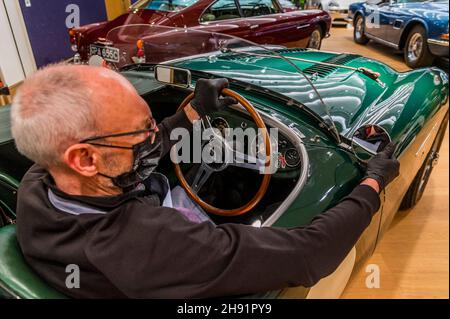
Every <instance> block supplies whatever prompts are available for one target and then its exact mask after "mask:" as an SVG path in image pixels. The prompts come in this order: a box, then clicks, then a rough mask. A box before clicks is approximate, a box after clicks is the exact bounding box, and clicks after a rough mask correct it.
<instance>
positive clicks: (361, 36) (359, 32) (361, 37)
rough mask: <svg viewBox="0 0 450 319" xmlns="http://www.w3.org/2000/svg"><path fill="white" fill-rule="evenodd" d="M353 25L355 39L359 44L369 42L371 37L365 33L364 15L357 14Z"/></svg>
mask: <svg viewBox="0 0 450 319" xmlns="http://www.w3.org/2000/svg"><path fill="white" fill-rule="evenodd" d="M353 25H354V28H353V40H354V41H355V42H356V43H358V44H367V42H369V38H368V37H366V35H365V33H364V17H363V16H362V15H357V16H356V18H355V22H354V24H353Z"/></svg>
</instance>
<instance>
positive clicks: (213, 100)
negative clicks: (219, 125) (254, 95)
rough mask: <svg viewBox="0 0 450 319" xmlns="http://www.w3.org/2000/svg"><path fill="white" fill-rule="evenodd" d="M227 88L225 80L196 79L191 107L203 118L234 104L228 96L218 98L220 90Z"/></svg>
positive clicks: (233, 100)
mask: <svg viewBox="0 0 450 319" xmlns="http://www.w3.org/2000/svg"><path fill="white" fill-rule="evenodd" d="M227 87H228V80H227V79H211V80H209V79H198V81H197V83H196V85H195V92H194V98H193V99H192V101H191V105H192V107H193V108H194V109H195V110H196V111H197V113H198V114H199V115H200V116H201V117H203V116H205V115H208V114H210V113H213V112H216V111H220V110H223V109H224V108H225V107H227V106H229V105H232V104H236V103H237V101H236V100H235V99H234V98H232V97H230V96H226V97H223V98H220V94H221V92H222V90H223V89H224V88H227Z"/></svg>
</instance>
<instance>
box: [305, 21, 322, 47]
mask: <svg viewBox="0 0 450 319" xmlns="http://www.w3.org/2000/svg"><path fill="white" fill-rule="evenodd" d="M322 38H323V35H322V28H321V27H320V26H316V28H315V29H314V31H313V32H312V33H311V35H310V36H309V41H308V45H307V46H306V47H307V48H309V49H316V50H320V47H321V46H322Z"/></svg>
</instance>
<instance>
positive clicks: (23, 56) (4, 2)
mask: <svg viewBox="0 0 450 319" xmlns="http://www.w3.org/2000/svg"><path fill="white" fill-rule="evenodd" d="M0 68H1V70H2V73H3V77H4V80H5V82H6V84H7V85H8V86H12V85H14V84H17V83H18V82H20V81H22V80H24V79H25V77H27V76H29V75H30V74H32V73H33V72H35V71H36V62H35V61H34V57H33V52H32V50H31V45H30V42H29V40H28V35H27V32H26V28H25V23H24V21H23V17H22V12H21V10H20V6H19V3H18V1H17V0H0Z"/></svg>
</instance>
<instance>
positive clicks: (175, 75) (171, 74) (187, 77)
mask: <svg viewBox="0 0 450 319" xmlns="http://www.w3.org/2000/svg"><path fill="white" fill-rule="evenodd" d="M155 79H156V80H157V81H158V82H161V83H165V84H170V85H175V86H181V87H184V88H188V87H189V86H190V85H191V72H190V71H189V70H186V69H180V68H174V67H171V66H166V65H157V66H155Z"/></svg>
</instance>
